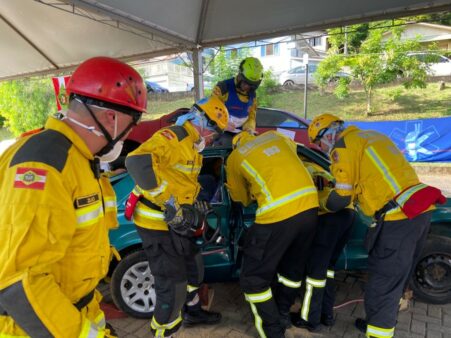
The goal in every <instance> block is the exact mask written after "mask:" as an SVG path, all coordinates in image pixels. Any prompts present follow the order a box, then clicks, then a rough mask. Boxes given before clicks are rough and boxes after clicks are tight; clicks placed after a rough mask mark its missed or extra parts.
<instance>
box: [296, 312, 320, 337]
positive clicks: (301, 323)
mask: <svg viewBox="0 0 451 338" xmlns="http://www.w3.org/2000/svg"><path fill="white" fill-rule="evenodd" d="M290 317H291V323H292V324H293V325H294V326H296V327H299V328H301V329H306V330H309V331H310V332H318V331H320V330H321V326H320V325H313V324H311V323H309V322H308V321H306V320H304V319H302V318H301V316H300V315H299V313H294V312H291V313H290Z"/></svg>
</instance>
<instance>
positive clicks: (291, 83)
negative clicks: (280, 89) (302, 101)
mask: <svg viewBox="0 0 451 338" xmlns="http://www.w3.org/2000/svg"><path fill="white" fill-rule="evenodd" d="M283 86H284V87H293V86H294V82H293V81H292V80H286V81H285V82H284V83H283Z"/></svg>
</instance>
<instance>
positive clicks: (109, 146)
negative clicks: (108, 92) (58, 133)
mask: <svg viewBox="0 0 451 338" xmlns="http://www.w3.org/2000/svg"><path fill="white" fill-rule="evenodd" d="M81 102H82V103H83V105H84V106H85V107H86V109H87V110H88V112H89V114H90V115H91V117H92V118H93V119H94V121H95V123H96V124H97V126H98V127H99V128H100V130H101V131H102V134H103V136H104V137H105V138H106V140H107V141H108V143H107V144H106V145H105V146H104V147H103V148H102V149H100V150H99V151H98V152H97V153H96V154H95V155H96V156H102V155H105V154H107V153H109V152H110V151H111V150H112V149H113V148H114V145H115V144H116V143H117V142H118V141H119V140H120V139H121V138H122V137H124V135H125V134H126V133H127V132H128V131H129V130H130V129H131V128H132V127H133V122H131V123H130V124H129V125H128V126H127V128H125V129H124V131H123V132H122V133H120V134H119V135H117V112H115V114H116V115H115V124H114V136H113V137H111V135H110V133H109V132H108V131H107V130H106V129H105V127H104V126H103V125H102V124H101V123H100V122H99V120H98V119H97V118H96V116H95V114H94V113H93V112H92V110H91V108H89V105H87V104H86V103H85V102H83V101H81ZM96 135H97V134H96ZM116 135H117V136H116Z"/></svg>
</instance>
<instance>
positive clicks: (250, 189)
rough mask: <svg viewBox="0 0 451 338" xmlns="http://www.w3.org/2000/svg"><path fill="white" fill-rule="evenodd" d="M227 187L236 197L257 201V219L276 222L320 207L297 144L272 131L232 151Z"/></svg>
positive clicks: (234, 197)
mask: <svg viewBox="0 0 451 338" xmlns="http://www.w3.org/2000/svg"><path fill="white" fill-rule="evenodd" d="M226 171H227V187H228V189H229V192H230V196H231V198H232V199H233V200H234V201H238V202H242V203H243V204H244V205H249V204H250V203H251V202H252V201H254V200H255V201H257V204H258V209H257V212H256V219H255V221H256V223H273V222H278V221H282V220H284V219H287V218H290V217H292V216H294V215H296V214H298V213H300V212H302V211H305V210H308V209H311V208H315V207H318V194H317V191H316V188H315V186H314V184H313V181H312V179H311V177H310V175H309V173H308V171H307V169H306V168H305V167H304V165H303V163H302V162H301V160H300V159H299V158H298V156H297V153H296V144H295V143H294V142H293V141H292V140H290V139H288V138H287V137H285V136H283V135H281V134H279V133H277V132H274V131H269V132H266V133H263V134H261V135H259V136H257V137H255V138H250V139H249V141H247V142H246V143H244V144H240V146H239V147H238V148H237V149H235V150H234V151H232V153H231V154H230V156H229V158H228V160H227V167H226Z"/></svg>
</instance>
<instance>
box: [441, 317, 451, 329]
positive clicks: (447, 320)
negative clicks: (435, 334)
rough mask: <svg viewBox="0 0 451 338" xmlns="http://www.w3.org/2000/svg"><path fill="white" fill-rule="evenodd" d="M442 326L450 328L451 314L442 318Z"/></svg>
mask: <svg viewBox="0 0 451 338" xmlns="http://www.w3.org/2000/svg"><path fill="white" fill-rule="evenodd" d="M443 325H444V326H447V327H451V314H449V315H444V316H443Z"/></svg>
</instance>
